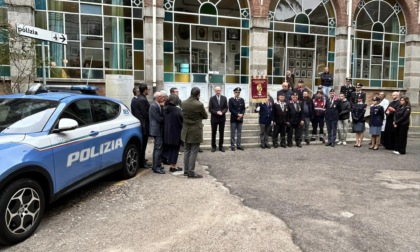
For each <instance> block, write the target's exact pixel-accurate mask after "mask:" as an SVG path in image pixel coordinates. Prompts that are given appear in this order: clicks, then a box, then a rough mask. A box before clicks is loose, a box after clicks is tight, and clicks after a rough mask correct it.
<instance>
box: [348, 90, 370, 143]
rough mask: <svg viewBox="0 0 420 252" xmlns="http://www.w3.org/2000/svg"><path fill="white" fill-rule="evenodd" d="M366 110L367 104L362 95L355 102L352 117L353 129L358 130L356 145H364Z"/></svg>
mask: <svg viewBox="0 0 420 252" xmlns="http://www.w3.org/2000/svg"><path fill="white" fill-rule="evenodd" d="M365 112H366V104H365V103H364V102H363V98H362V97H361V96H360V97H358V99H357V103H356V104H354V106H353V109H352V110H351V117H352V119H353V131H354V132H356V144H355V145H354V147H362V141H363V135H364V132H365Z"/></svg>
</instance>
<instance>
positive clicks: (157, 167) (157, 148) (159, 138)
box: [149, 92, 165, 174]
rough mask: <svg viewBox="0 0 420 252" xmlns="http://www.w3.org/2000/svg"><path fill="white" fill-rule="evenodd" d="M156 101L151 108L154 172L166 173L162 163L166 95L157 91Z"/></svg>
mask: <svg viewBox="0 0 420 252" xmlns="http://www.w3.org/2000/svg"><path fill="white" fill-rule="evenodd" d="M153 98H154V101H153V102H152V104H151V105H150V108H149V117H150V129H149V131H150V133H149V135H150V136H152V137H153V138H154V140H155V141H154V147H153V166H152V169H153V172H154V173H158V174H165V172H164V171H163V167H162V165H161V158H162V151H163V111H162V107H163V103H164V96H163V95H162V93H161V92H155V93H154V95H153Z"/></svg>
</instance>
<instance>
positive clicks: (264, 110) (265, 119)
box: [255, 95, 274, 149]
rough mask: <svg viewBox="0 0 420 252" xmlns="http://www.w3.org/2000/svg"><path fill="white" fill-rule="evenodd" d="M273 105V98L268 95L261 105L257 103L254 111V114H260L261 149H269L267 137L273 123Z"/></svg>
mask: <svg viewBox="0 0 420 252" xmlns="http://www.w3.org/2000/svg"><path fill="white" fill-rule="evenodd" d="M273 103H274V101H273V98H271V96H270V95H268V96H267V100H266V101H265V102H262V103H257V108H256V109H255V112H259V114H260V118H259V124H260V139H261V148H262V149H265V148H268V149H270V148H271V147H270V145H268V135H269V132H270V129H271V123H272V121H273Z"/></svg>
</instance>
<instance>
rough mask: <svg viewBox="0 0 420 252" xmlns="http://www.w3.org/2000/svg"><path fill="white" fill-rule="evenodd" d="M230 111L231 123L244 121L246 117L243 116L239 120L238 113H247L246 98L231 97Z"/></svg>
mask: <svg viewBox="0 0 420 252" xmlns="http://www.w3.org/2000/svg"><path fill="white" fill-rule="evenodd" d="M229 112H230V122H231V123H242V122H243V121H244V118H243V117H242V118H241V119H240V120H238V114H243V115H244V114H245V101H244V99H243V98H241V97H238V98H235V97H231V98H230V99H229Z"/></svg>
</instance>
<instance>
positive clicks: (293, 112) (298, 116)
mask: <svg viewBox="0 0 420 252" xmlns="http://www.w3.org/2000/svg"><path fill="white" fill-rule="evenodd" d="M288 107H289V123H290V124H293V125H296V124H299V123H300V122H301V121H303V120H304V117H303V107H302V102H299V101H297V102H296V108H295V103H293V102H290V103H289V104H288Z"/></svg>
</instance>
